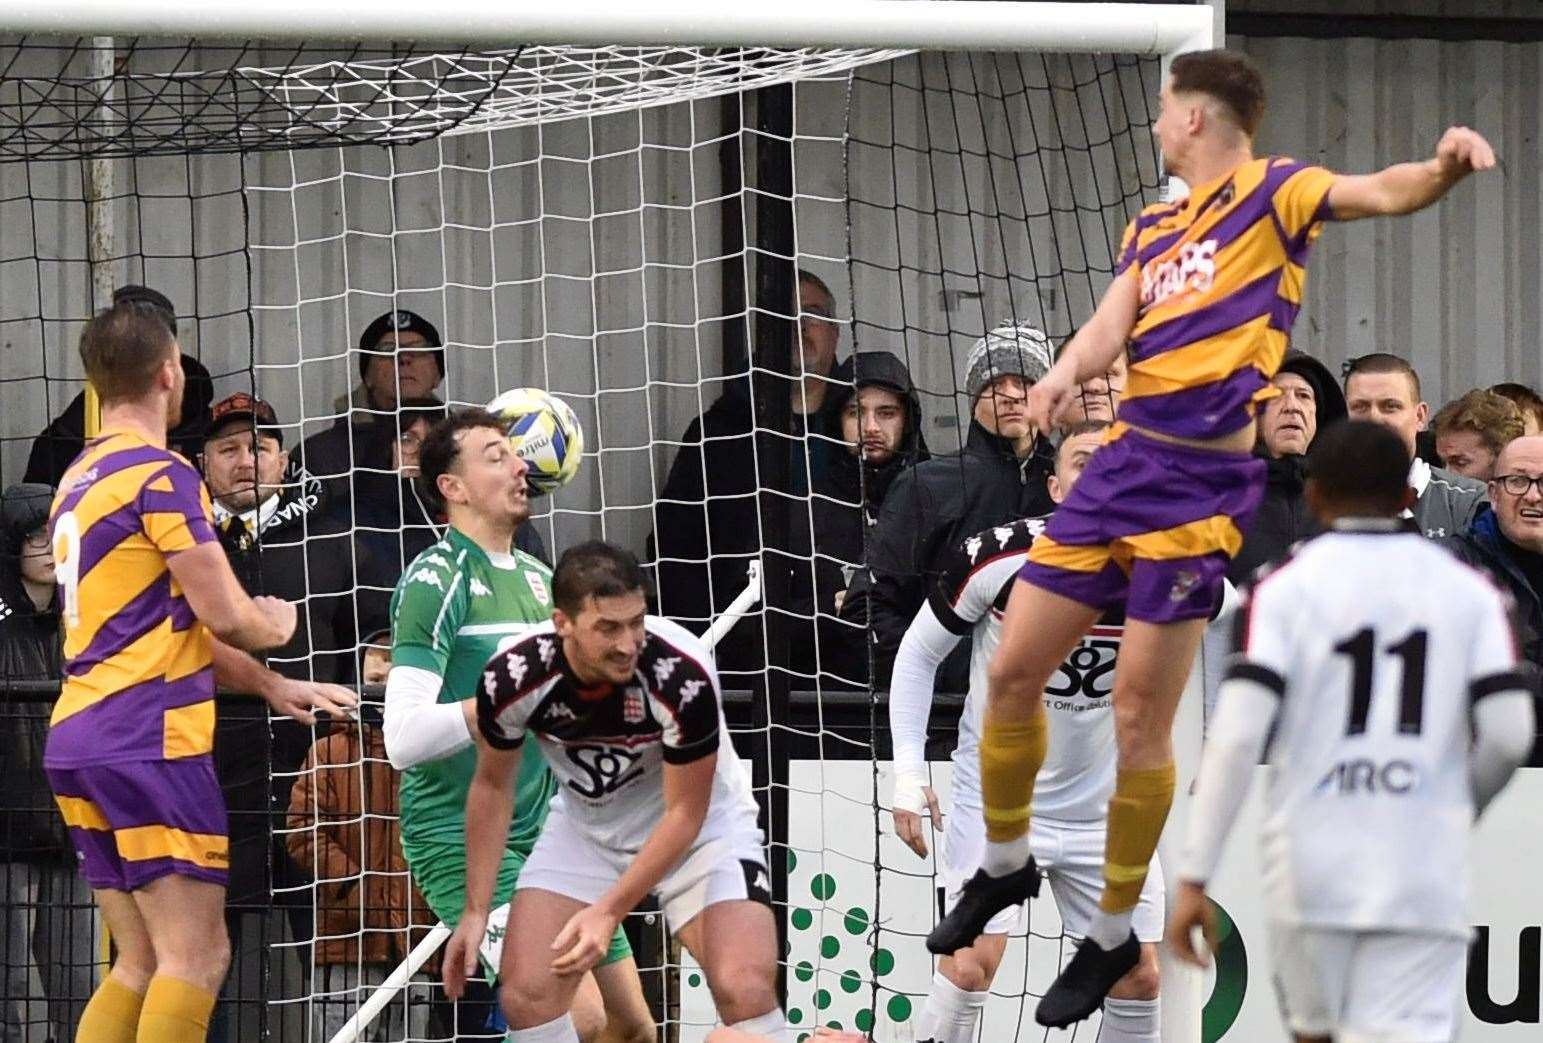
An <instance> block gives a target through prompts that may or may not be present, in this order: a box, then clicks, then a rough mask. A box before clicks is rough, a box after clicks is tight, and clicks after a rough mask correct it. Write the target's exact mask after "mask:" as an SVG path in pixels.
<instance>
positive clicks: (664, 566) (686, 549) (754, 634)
mask: <svg viewBox="0 0 1543 1043" xmlns="http://www.w3.org/2000/svg"><path fill="white" fill-rule="evenodd" d="M794 422H795V428H794V430H793V431H792V432H790V433H774V432H771V431H769V430H766V429H757V428H756V425H755V416H754V411H753V409H752V405H751V401H750V396H749V393H748V390H747V387H746V385H745V384H744V382H742V381H740V382H736V383H733V384H731V385H730V386H729V389H728V390H727V391H725V392H724V394H723V395H722V396H721V397H720V398H719V399H718V401H716V402H714V403H713V405H712V407H711V408H709V409H708V411H707V412H706V413H704V414H702V416H700V417H698V418H697V419H696V420H693V421H692V422H691V425H690V426H689V427H687V428H686V431H685V433H684V434H682V435H681V443H682V444H681V447H680V449H679V450H678V451H677V452H676V454H675V460H674V462H673V463H672V464H671V465H670V472H669V475H668V476H667V477H666V478H665V482H664V487H663V488H662V489H661V490H660V491H659V496H658V499H657V501H656V504H657V506H656V507H655V523H656V524H655V529H654V536H653V554H654V558H655V566H654V567H655V577H654V579H655V585H656V590H657V594H658V612H659V613H660V614H661V615H664V616H669V617H670V618H672V619H676V620H678V621H679V622H681V623H682V624H683V625H685V626H688V627H690V628H691V629H692V630H694V631H696V632H697V633H701V632H702V631H703V630H704V629H706V627H707V625H708V623H709V622H710V621H711V620H712V619H714V618H716V617H717V615H718V614H719V613H721V612H722V611H723V610H724V609H725V608H727V607H728V605H729V603H730V602H732V601H733V600H734V598H735V597H736V596H737V595H738V594H739V592H740V591H741V590H743V589H744V587H745V582H746V575H747V568H748V566H749V564H750V562H752V561H754V560H756V559H757V557H758V556H759V555H760V553H761V551H762V550H763V533H765V532H766V531H767V529H768V528H771V529H773V530H774V531H775V530H776V529H780V528H781V527H782V520H783V519H782V518H780V517H777V518H772V517H768V518H765V519H763V518H762V517H761V504H760V499H761V498H760V496H759V495H758V494H759V493H760V492H761V490H762V488H763V485H764V477H763V472H764V465H762V466H758V464H761V462H762V461H766V460H770V459H772V458H773V455H774V454H777V453H782V454H785V455H786V456H787V458H788V460H789V466H788V473H789V478H790V481H789V482H788V485H787V487H786V488H783V489H780V490H775V491H777V492H780V493H783V494H784V495H783V496H781V497H778V498H777V499H776V501H775V503H776V505H777V508H778V509H779V510H781V509H782V508H784V507H785V509H786V512H787V514H786V518H787V529H786V531H787V532H788V534H789V535H788V537H787V538H786V539H785V540H781V541H778V540H775V539H770V540H766V541H765V542H766V546H765V548H764V549H765V550H767V551H768V552H770V561H769V564H768V567H781V568H785V569H786V570H788V572H789V574H790V579H791V575H792V574H793V573H794V572H796V570H797V569H798V567H799V560H798V557H797V552H796V551H795V550H794V548H795V547H800V546H802V547H805V548H806V547H807V535H805V536H802V537H800V536H799V535H798V530H799V528H800V525H799V522H800V521H801V520H803V527H804V528H807V525H808V522H807V518H808V511H809V506H808V497H809V484H810V483H809V482H808V480H807V476H808V475H810V474H812V476H813V481H814V482H815V483H818V482H819V481H821V480H822V478H823V475H824V471H825V468H826V466H827V465H828V463H829V461H830V459H831V458H832V457H833V456H834V455H835V452H834V450H835V448H836V447H835V444H834V442H833V441H831V438H832V437H839V434H840V428H839V426H834V427H833V426H832V425H833V414H832V411H831V405H830V398H829V397H827V400H826V402H825V404H824V407H823V408H822V409H821V410H820V411H819V412H818V413H815V414H813V415H811V416H809V417H797V416H795V417H794ZM833 431H834V432H835V434H834V435H832V434H831V432H833ZM816 434H818V435H824V436H826V437H824V438H813V437H808V438H806V437H804V436H805V435H816ZM806 460H807V464H806ZM806 466H807V470H806ZM805 553H806V551H805ZM803 568H804V569H806V570H807V568H808V561H807V558H805V559H804V561H803ZM778 607H782V608H785V609H786V608H789V606H786V605H784V606H778ZM717 659H718V664H719V667H720V669H722V670H726V671H730V672H733V671H741V670H745V671H755V670H759V669H760V668H761V667H762V666H763V665H764V664H765V661H766V659H765V652H764V650H763V649H762V648H761V639H760V628H759V627H758V626H757V625H756V624H755V622H754V621H753V620H745V621H744V622H742V623H740V625H739V626H737V627H736V628H734V630H732V631H731V632H730V633H729V635H728V637H727V638H726V639H725V640H724V641H723V642H722V643H721V644H720V645H719V647H718V650H717Z"/></svg>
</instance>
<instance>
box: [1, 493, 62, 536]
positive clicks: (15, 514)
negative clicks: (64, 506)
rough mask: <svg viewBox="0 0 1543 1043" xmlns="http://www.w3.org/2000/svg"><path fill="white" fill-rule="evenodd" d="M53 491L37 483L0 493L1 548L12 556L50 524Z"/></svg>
mask: <svg viewBox="0 0 1543 1043" xmlns="http://www.w3.org/2000/svg"><path fill="white" fill-rule="evenodd" d="M53 502H54V489H53V486H51V485H43V484H41V483H38V482H19V483H17V484H16V485H13V486H11V487H10V488H8V489H6V490H5V492H3V493H0V526H3V528H0V544H3V545H4V547H5V548H6V549H7V550H8V551H9V552H11V553H14V552H15V548H17V547H19V546H21V542H22V541H23V540H25V539H26V538H27V537H28V536H29V535H31V534H32V533H34V532H36V531H37V530H38V529H40V528H42V527H43V526H44V525H47V524H48V510H49V508H50V507H52V506H53Z"/></svg>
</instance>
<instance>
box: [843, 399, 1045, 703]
mask: <svg viewBox="0 0 1543 1043" xmlns="http://www.w3.org/2000/svg"><path fill="white" fill-rule="evenodd" d="M1054 471H1055V447H1054V446H1052V445H1051V444H1050V442H1049V441H1048V440H1047V439H1044V438H1040V439H1037V440H1036V441H1035V443H1034V446H1033V448H1032V449H1031V450H1030V452H1029V454H1028V455H1027V456H1025V457H1024V458H1023V459H1022V460H1020V459H1018V457H1017V456H1016V455H1015V454H1014V453H1013V446H1012V442H1010V441H1009V440H1008V439H1005V438H1002V437H1000V436H998V435H994V434H992V433H991V432H990V431H987V430H986V428H984V427H982V426H981V425H980V423H978V422H977V421H974V420H972V421H971V422H970V430H969V434H968V436H967V437H966V439H965V444H964V448H963V449H962V450H960V451H959V452H957V453H949V454H947V455H946V456H935V457H933V458H932V459H930V460H927V461H924V462H922V463H919V464H917V465H916V466H915V467H912V468H909V469H907V470H905V471H904V472H902V473H901V474H900V475H899V476H898V477H897V478H896V479H895V480H894V483H893V484H892V485H891V486H890V488H889V493H888V494H887V495H886V496H885V498H884V506H883V508H882V509H881V510H880V512H879V520H878V524H877V525H875V526H874V527H873V529H872V530H871V531H870V532H869V540H868V561H867V564H868V567H867V569H862V570H858V572H857V573H855V574H854V575H853V577H852V583H851V585H850V586H849V587H848V589H847V596H846V600H845V601H844V602H843V603H842V606H841V618H842V619H844V620H847V621H848V622H849V623H853V624H856V625H858V626H862V627H867V628H869V632H870V634H871V643H872V646H873V648H872V655H873V664H874V669H873V684H874V686H875V687H877V688H880V689H884V688H888V687H889V677H890V672H891V670H892V669H893V668H894V664H895V652H896V651H898V650H899V648H900V639H901V638H902V637H904V636H905V632H906V628H907V627H909V626H910V625H911V620H912V619H913V618H914V617H915V615H916V612H917V610H918V609H920V608H921V606H922V603H923V602H924V601H925V600H926V598H927V591H928V590H929V589H930V588H931V586H932V585H933V584H934V583H936V582H937V580H938V575H939V573H940V570H941V568H942V566H943V564H944V562H945V560H946V558H947V556H948V554H949V552H950V551H951V550H952V549H953V548H954V546H955V545H957V544H958V543H959V542H960V541H961V540H963V539H964V538H965V537H967V536H973V535H974V534H975V533H977V532H980V531H981V530H982V529H989V528H990V527H991V526H993V525H1000V524H1002V523H1003V522H1010V521H1016V520H1017V519H1019V518H1028V517H1038V516H1040V515H1045V514H1049V513H1050V512H1051V511H1052V510H1054V509H1055V504H1054V502H1053V501H1051V499H1050V492H1049V489H1048V488H1047V482H1048V480H1049V478H1050V475H1051V474H1053V473H1054ZM969 662H970V650H969V644H968V642H966V643H964V644H962V645H960V647H959V648H958V649H957V650H956V651H955V652H954V654H953V655H951V656H949V658H948V659H947V660H946V661H945V662H944V664H943V666H942V667H941V668H940V670H939V672H938V683H937V688H938V691H943V692H963V691H965V690H966V689H967V688H968V687H969Z"/></svg>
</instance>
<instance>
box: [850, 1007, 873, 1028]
mask: <svg viewBox="0 0 1543 1043" xmlns="http://www.w3.org/2000/svg"><path fill="white" fill-rule="evenodd" d="M852 1024H854V1025H856V1026H857V1031H859V1032H869V1031H872V1029H873V1011H871V1010H869V1009H868V1008H866V1007H864V1008H863V1009H862V1010H860V1011H858V1012H857V1014H856V1015H854V1016H853V1018H852Z"/></svg>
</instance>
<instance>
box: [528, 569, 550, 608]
mask: <svg viewBox="0 0 1543 1043" xmlns="http://www.w3.org/2000/svg"><path fill="white" fill-rule="evenodd" d="M525 583H526V585H527V586H529V587H530V592H531V594H532V595H534V596H535V598H536V600H537V601H539V602H540V603H541V604H543V605H550V604H551V603H552V595H550V594H548V593H547V589H546V580H545V579H543V578H542V576H541V573H539V572H527V573H525Z"/></svg>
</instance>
